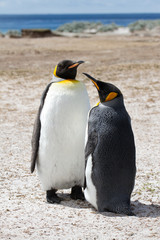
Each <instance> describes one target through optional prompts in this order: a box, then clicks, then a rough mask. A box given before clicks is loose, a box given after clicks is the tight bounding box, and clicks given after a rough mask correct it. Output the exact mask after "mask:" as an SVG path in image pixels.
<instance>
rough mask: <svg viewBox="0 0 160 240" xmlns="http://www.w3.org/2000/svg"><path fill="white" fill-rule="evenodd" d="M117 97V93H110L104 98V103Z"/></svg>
mask: <svg viewBox="0 0 160 240" xmlns="http://www.w3.org/2000/svg"><path fill="white" fill-rule="evenodd" d="M117 95H118V93H116V92H110V93H109V94H108V96H107V97H106V99H105V102H107V101H110V100H112V99H114V98H116V97H117Z"/></svg>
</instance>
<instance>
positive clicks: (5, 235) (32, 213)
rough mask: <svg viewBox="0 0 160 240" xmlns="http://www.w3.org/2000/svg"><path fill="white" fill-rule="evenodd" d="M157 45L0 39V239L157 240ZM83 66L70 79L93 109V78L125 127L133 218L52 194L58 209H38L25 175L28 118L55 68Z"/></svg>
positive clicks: (134, 39) (32, 181) (32, 177)
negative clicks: (119, 103)
mask: <svg viewBox="0 0 160 240" xmlns="http://www.w3.org/2000/svg"><path fill="white" fill-rule="evenodd" d="M159 49H160V38H159V37H154V36H146V37H145V36H143V37H142V36H130V35H129V36H127V35H126V36H125V35H119V34H118V35H113V36H105V35H104V36H96V35H93V36H91V37H79V38H73V37H72V38H67V37H51V38H36V39H27V38H21V39H11V38H0V102H1V105H0V121H1V124H0V133H1V134H0V138H1V148H0V161H1V174H0V183H1V184H0V188H1V198H0V239H2V240H9V239H12V240H19V239H30V240H32V239H37V240H41V239H47V240H48V239H65V240H67V239H74V240H78V239H79V240H80V239H88V240H90V239H91V240H92V239H95V240H96V239H100V240H101V239H102V240H103V239H105V240H106V239H108V240H128V239H129V240H139V239H141V240H144V239H146V240H149V239H152V240H159V239H160V147H159V144H160V124H159V121H160V51H159ZM63 59H71V60H84V61H85V64H83V65H81V66H80V67H79V69H78V75H77V79H78V80H81V81H83V82H84V83H85V84H86V87H87V90H88V93H89V96H90V101H91V105H92V106H94V105H95V104H96V103H97V102H98V95H97V91H96V89H95V88H94V87H93V86H92V83H91V82H90V81H89V80H87V79H86V78H85V76H84V75H82V73H83V72H86V73H89V74H91V75H93V76H94V77H95V78H98V79H100V80H102V81H107V82H111V83H113V84H115V85H116V86H117V87H119V88H120V89H121V91H122V93H123V95H124V101H125V105H126V108H127V110H128V112H129V114H130V116H131V119H132V126H133V131H134V135H135V142H136V162H137V175H136V182H135V188H134V191H133V194H132V198H131V201H132V210H133V212H134V213H135V215H136V216H132V217H129V216H124V215H118V214H114V213H109V212H106V213H98V212H97V211H96V210H95V209H94V208H92V206H91V205H89V204H88V203H87V202H82V201H80V200H78V201H73V200H71V199H70V196H69V193H70V190H64V191H59V195H60V196H61V197H63V198H64V201H62V203H61V204H60V205H57V204H55V205H51V204H47V203H46V199H45V192H44V191H42V189H41V185H40V181H39V179H38V176H37V173H36V172H34V174H31V173H30V155H31V144H30V142H31V135H32V129H33V123H34V119H35V114H36V112H37V108H38V106H39V102H40V97H41V94H42V91H43V89H44V88H45V86H46V85H47V84H48V83H49V82H50V80H51V78H52V72H53V70H54V67H55V65H56V64H57V63H58V62H59V61H60V60H63Z"/></svg>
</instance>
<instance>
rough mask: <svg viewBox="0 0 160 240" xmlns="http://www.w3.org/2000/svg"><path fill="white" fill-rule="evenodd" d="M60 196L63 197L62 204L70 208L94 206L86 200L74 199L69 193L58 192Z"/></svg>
mask: <svg viewBox="0 0 160 240" xmlns="http://www.w3.org/2000/svg"><path fill="white" fill-rule="evenodd" d="M57 195H58V197H60V198H61V199H62V201H61V203H60V204H61V205H63V206H65V207H69V208H77V209H85V208H92V206H91V205H90V204H89V203H88V202H87V201H86V200H80V199H77V200H74V199H72V198H71V195H70V194H69V193H58V194H57Z"/></svg>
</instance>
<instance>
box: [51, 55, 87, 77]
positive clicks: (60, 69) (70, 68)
mask: <svg viewBox="0 0 160 240" xmlns="http://www.w3.org/2000/svg"><path fill="white" fill-rule="evenodd" d="M81 63H84V61H78V62H73V61H71V60H63V61H61V62H59V63H58V64H57V66H56V67H55V69H54V73H53V74H54V76H56V77H60V78H63V79H75V78H76V74H77V67H78V66H79V65H80V64H81Z"/></svg>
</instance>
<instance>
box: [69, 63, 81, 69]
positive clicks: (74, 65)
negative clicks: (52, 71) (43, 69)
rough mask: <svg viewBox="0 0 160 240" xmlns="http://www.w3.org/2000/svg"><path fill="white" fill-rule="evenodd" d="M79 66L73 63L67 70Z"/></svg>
mask: <svg viewBox="0 0 160 240" xmlns="http://www.w3.org/2000/svg"><path fill="white" fill-rule="evenodd" d="M78 65H79V63H74V64H73V65H71V66H69V67H68V68H74V67H77V66H78Z"/></svg>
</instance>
